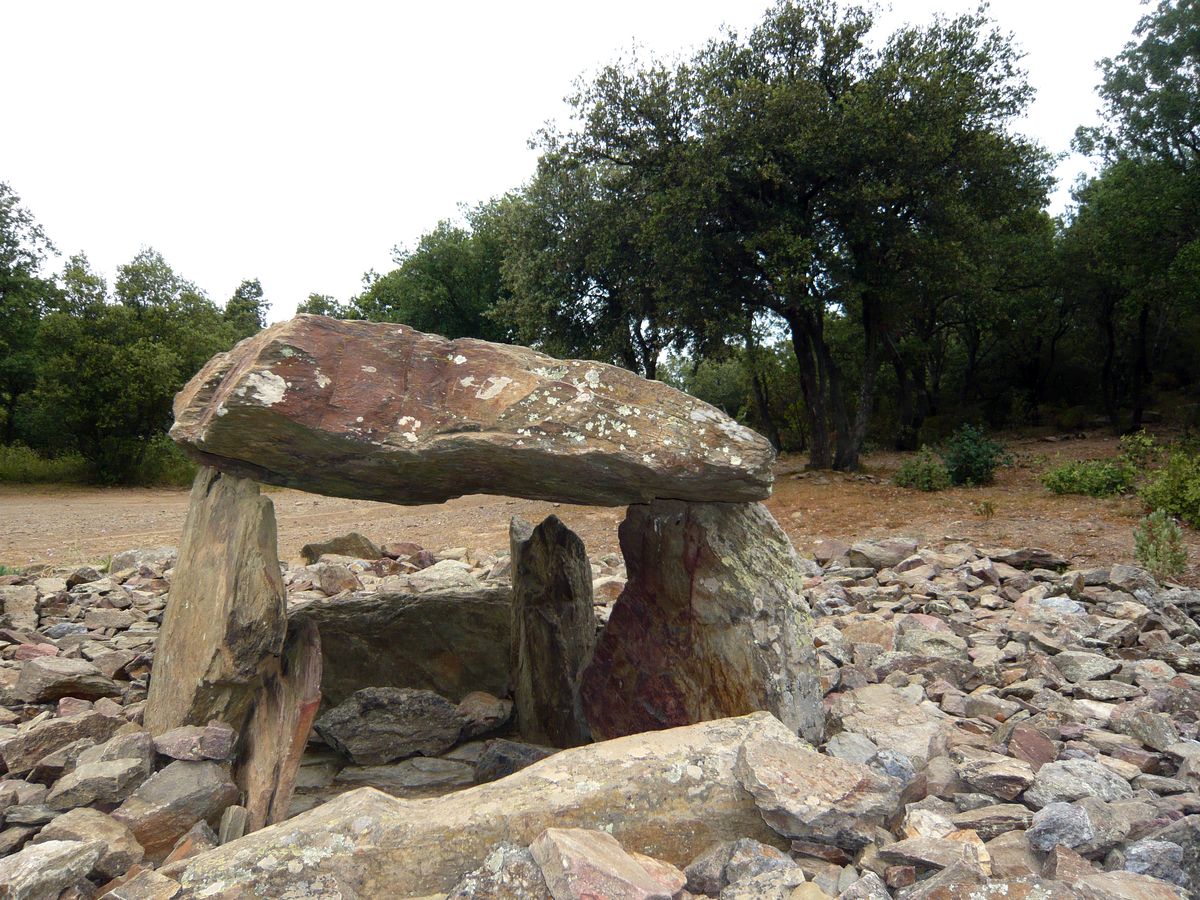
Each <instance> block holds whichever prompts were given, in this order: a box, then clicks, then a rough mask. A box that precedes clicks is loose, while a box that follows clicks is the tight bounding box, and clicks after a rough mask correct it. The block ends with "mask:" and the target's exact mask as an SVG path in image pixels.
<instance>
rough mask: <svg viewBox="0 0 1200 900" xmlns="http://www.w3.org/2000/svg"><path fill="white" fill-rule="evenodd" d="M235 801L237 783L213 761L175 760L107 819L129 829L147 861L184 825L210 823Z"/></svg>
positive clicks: (162, 852)
mask: <svg viewBox="0 0 1200 900" xmlns="http://www.w3.org/2000/svg"><path fill="white" fill-rule="evenodd" d="M237 800H238V790H237V787H236V786H234V784H233V782H232V781H230V780H229V776H228V774H227V773H226V772H225V770H224V769H222V768H221V767H220V766H218V765H217V764H216V763H211V762H183V761H179V760H177V761H176V762H173V763H171V764H170V765H169V766H167V767H166V768H165V769H163V770H162V771H160V772H157V773H155V774H154V775H153V776H152V777H151V778H150V779H149V780H148V781H146V782H144V783H143V784H142V785H141V786H140V787H139V788H138V789H137V790H135V791H134V792H133V793H132V794H131V795H130V796H129V798H128V799H127V800H126V801H125V802H124V803H122V804H121V805H120V806H119V807H117V809H116V810H114V811H113V813H112V817H113V818H114V819H116V820H117V821H118V822H121V823H123V824H124V825H127V826H128V827H129V830H130V831H132V832H133V836H134V837H135V838H136V839H137V841H138V843H139V844H141V845H142V847H143V848H144V849H145V851H146V857H147V858H148V859H150V860H152V861H158V860H161V859H162V858H163V857H164V856H166V855H167V853H169V852H170V851H171V848H172V847H173V846H174V844H175V842H176V841H177V840H178V839H179V838H180V836H181V835H183V834H184V833H185V832H187V830H188V829H189V828H191V827H192V826H193V825H195V824H196V823H197V822H199V821H201V820H203V821H205V822H207V823H208V824H209V825H210V826H215V825H216V824H217V823H218V821H219V820H220V818H221V813H222V812H224V810H225V807H227V806H229V805H230V804H232V803H236V802H237Z"/></svg>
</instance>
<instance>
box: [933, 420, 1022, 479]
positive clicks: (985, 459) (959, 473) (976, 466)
mask: <svg viewBox="0 0 1200 900" xmlns="http://www.w3.org/2000/svg"><path fill="white" fill-rule="evenodd" d="M942 460H943V461H944V462H945V464H946V472H947V473H948V474H949V475H950V483H951V484H960V485H961V484H968V485H979V484H991V483H992V482H993V481H995V479H996V469H997V468H998V467H999V466H1001V465H1003V464H1005V463H1007V462H1009V456H1008V453H1007V452H1006V451H1005V449H1004V445H1003V444H1000V443H997V442H996V441H993V440H992V439H991V438H989V437H987V435H985V434H984V433H983V430H982V429H980V428H976V427H975V426H974V425H963V426H962V427H961V428H959V429H958V430H957V431H956V432H954V434H952V435H950V438H949V440H947V441H946V444H945V446H944V447H943V448H942Z"/></svg>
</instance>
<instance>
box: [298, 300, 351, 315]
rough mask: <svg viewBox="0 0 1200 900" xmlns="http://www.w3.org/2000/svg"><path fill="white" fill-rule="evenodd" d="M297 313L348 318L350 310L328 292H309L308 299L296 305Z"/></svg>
mask: <svg viewBox="0 0 1200 900" xmlns="http://www.w3.org/2000/svg"><path fill="white" fill-rule="evenodd" d="M296 312H297V313H308V314H310V315H314V316H329V318H331V319H348V318H350V310H349V308H347V307H346V306H344V305H343V304H341V303H339V302H338V301H337V300H335V299H334V298H333V297H330V296H329V295H328V294H309V295H308V299H306V300H304V301H303V302H301V303H300V304H299V305H297V307H296Z"/></svg>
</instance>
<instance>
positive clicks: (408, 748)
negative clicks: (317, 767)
mask: <svg viewBox="0 0 1200 900" xmlns="http://www.w3.org/2000/svg"><path fill="white" fill-rule="evenodd" d="M315 728H316V730H317V733H318V734H320V735H321V737H322V738H324V740H325V742H326V743H327V744H329V745H330V746H331V747H333V748H334V749H336V750H337V751H338V752H339V753H341V754H343V755H345V756H347V757H349V758H350V759H352V760H354V762H356V763H358V764H359V765H362V766H374V765H380V764H382V763H387V762H391V761H392V760H394V759H403V758H405V757H407V756H415V755H417V754H421V755H423V756H438V755H440V754H442V753H445V752H446V751H447V750H449V749H450V748H451V747H453V746H454V745H455V743H457V742H458V738H459V735H460V734H462V728H463V719H462V718H461V717H460V716H459V714H458V710H457V709H456V708H455V706H454V704H452V703H451V702H450V701H448V700H447V699H445V698H444V697H441V696H439V695H437V694H435V693H433V691H414V690H410V689H408V688H363V689H362V690H361V691H356V692H355V693H354V694H353V695H351V697H350V698H349V699H348V700H346V701H345V702H344V703H342V704H340V705H338V706H336V707H334V708H333V709H331V710H330V711H329V712H327V713H325V715H323V716H321V717H320V718H319V719H317V721H316V723H315Z"/></svg>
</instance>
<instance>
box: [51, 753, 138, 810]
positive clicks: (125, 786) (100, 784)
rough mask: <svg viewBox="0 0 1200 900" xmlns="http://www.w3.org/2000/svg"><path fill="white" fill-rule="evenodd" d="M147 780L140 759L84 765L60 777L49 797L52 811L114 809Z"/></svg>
mask: <svg viewBox="0 0 1200 900" xmlns="http://www.w3.org/2000/svg"><path fill="white" fill-rule="evenodd" d="M145 779H146V771H145V769H144V768H143V767H142V763H141V760H137V759H116V760H112V761H111V762H94V763H85V764H84V765H81V766H76V767H75V769H74V770H73V771H72V772H71V773H70V774H69V775H64V776H63V777H62V778H60V779H59V780H58V781H57V782H56V783H55V785H54V787H52V788H51V789H50V793H49V794H47V795H46V805H47V806H49V807H50V808H51V809H75V808H76V807H79V806H92V805H101V806H104V807H106V808H111V807H112V806H115V805H117V804H118V803H120V802H121V801H123V800H124V799H125V798H126V797H127V796H129V794H130V793H131V792H132V791H133V789H134V788H136V787H137V786H138V785H139V784H141V783H142V782H143V781H145Z"/></svg>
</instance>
